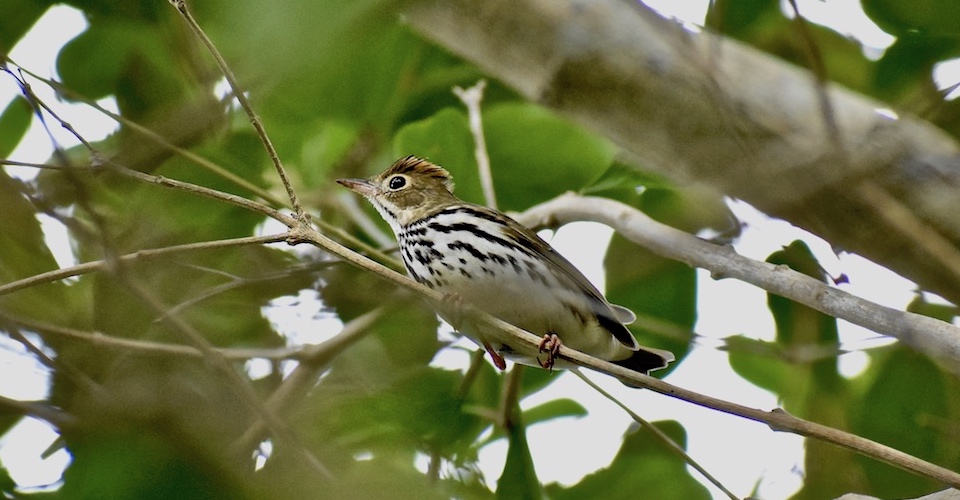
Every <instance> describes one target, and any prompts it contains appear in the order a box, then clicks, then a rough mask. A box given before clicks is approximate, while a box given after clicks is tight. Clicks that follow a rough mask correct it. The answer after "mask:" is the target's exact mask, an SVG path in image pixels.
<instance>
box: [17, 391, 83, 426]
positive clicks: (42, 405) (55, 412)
mask: <svg viewBox="0 0 960 500" xmlns="http://www.w3.org/2000/svg"><path fill="white" fill-rule="evenodd" d="M0 414H18V415H26V416H28V417H34V418H38V419H40V420H44V421H46V422H48V423H49V424H50V425H52V426H54V427H56V428H57V429H65V428H69V427H71V426H73V425H74V424H75V423H76V421H77V419H76V418H75V417H74V416H73V415H71V414H69V413H67V412H65V411H63V410H61V409H59V408H57V407H55V406H53V405H51V404H50V403H49V402H48V401H19V400H16V399H10V398H8V397H5V396H0Z"/></svg>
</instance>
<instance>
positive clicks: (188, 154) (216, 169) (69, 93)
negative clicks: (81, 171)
mask: <svg viewBox="0 0 960 500" xmlns="http://www.w3.org/2000/svg"><path fill="white" fill-rule="evenodd" d="M7 61H8V62H9V63H10V64H13V65H15V66H17V67H18V68H20V69H21V70H22V71H23V72H24V73H26V74H28V75H30V76H31V77H32V78H34V79H36V80H38V81H40V82H43V83H44V84H46V85H47V86H49V87H50V88H52V89H53V90H54V91H55V92H57V93H58V94H60V95H62V96H65V97H68V98H70V99H72V100H76V101H80V102H82V103H84V104H86V105H87V106H90V107H91V108H93V109H96V110H97V111H99V112H101V113H103V114H104V115H106V116H109V117H110V118H112V119H113V120H114V121H116V122H118V123H120V124H122V125H124V126H126V127H128V128H129V129H130V130H132V131H134V132H136V133H138V134H140V135H142V136H144V137H146V138H148V139H151V140H152V141H154V142H155V143H156V144H157V145H159V146H161V147H163V148H166V149H167V150H169V151H171V152H173V153H175V154H177V155H179V156H181V157H182V158H184V159H187V160H190V161H192V162H194V163H196V164H197V165H199V166H200V167H202V168H204V169H206V170H207V171H209V172H211V173H213V174H215V175H218V176H220V177H221V178H223V179H226V180H227V181H229V182H232V183H234V184H236V185H237V186H238V187H241V188H243V189H246V190H248V191H250V192H252V193H254V194H255V195H257V196H259V197H260V198H262V199H264V200H266V201H268V202H269V203H271V204H273V205H274V206H283V205H284V203H283V202H282V201H281V200H280V199H278V198H277V197H276V196H274V195H273V194H271V193H270V192H269V191H267V190H265V189H263V188H261V187H260V186H257V185H256V184H254V183H252V182H250V181H248V180H246V179H244V178H243V177H240V176H238V175H237V174H235V173H233V172H231V171H229V170H227V169H225V168H224V167H222V166H220V165H217V164H216V163H214V162H212V161H210V160H208V159H206V158H204V157H202V156H200V155H198V154H196V153H194V152H193V151H190V150H188V149H184V148H181V147H180V146H177V145H176V144H173V143H171V142H170V141H168V140H167V138H166V137H164V136H162V135H160V134H158V133H156V132H154V131H153V130H150V129H149V128H147V127H144V126H143V125H140V124H139V123H137V122H135V121H133V120H130V119H129V118H126V117H124V116H123V115H119V114H117V113H114V112H112V111H110V110H109V109H106V108H104V107H103V106H101V105H100V104H98V103H97V102H96V101H94V100H93V99H90V98H88V97H86V96H84V95H82V94H80V93H79V92H76V91H74V90H72V89H70V88H68V87H66V86H64V85H63V84H62V83H60V82H58V81H55V80H52V79H48V78H44V77H42V76H40V75H38V74H36V73H34V72H32V71H30V70H28V69H25V68H24V67H23V66H20V65H19V64H17V63H16V62H14V61H12V60H10V59H7Z"/></svg>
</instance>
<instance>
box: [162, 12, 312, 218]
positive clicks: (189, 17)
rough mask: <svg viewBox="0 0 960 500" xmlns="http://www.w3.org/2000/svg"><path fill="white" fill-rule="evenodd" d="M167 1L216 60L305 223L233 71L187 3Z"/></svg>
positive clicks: (265, 136)
mask: <svg viewBox="0 0 960 500" xmlns="http://www.w3.org/2000/svg"><path fill="white" fill-rule="evenodd" d="M169 1H170V4H171V5H173V6H174V8H176V9H177V11H178V12H179V13H180V16H181V17H183V20H184V21H186V23H187V26H189V27H190V29H191V30H192V31H193V33H194V34H195V35H196V36H197V38H198V39H200V41H201V42H203V45H204V46H205V47H206V48H207V50H208V51H209V52H210V55H212V56H213V58H214V60H216V62H217V66H218V67H219V68H220V71H221V72H222V73H223V76H224V78H226V79H227V83H229V84H230V89H231V90H232V91H233V95H234V96H235V97H236V98H237V102H239V103H240V107H241V108H243V111H244V112H246V113H247V118H249V119H250V123H251V124H252V125H253V128H254V129H255V130H256V131H257V136H259V137H260V142H262V143H263V146H264V147H265V148H266V150H267V154H268V155H270V160H271V161H272V162H273V166H274V168H276V170H277V175H278V176H280V181H281V182H282V183H283V187H284V188H285V189H286V190H287V196H289V197H290V203H291V204H292V205H293V210H294V212H295V213H296V214H297V220H298V221H301V222H306V221H307V217H306V214H305V213H304V211H303V207H302V206H301V205H300V199H299V198H298V197H297V193H296V192H294V190H293V186H292V185H291V184H290V179H289V178H288V176H287V171H286V169H284V168H283V163H282V162H281V161H280V156H279V155H278V154H277V150H276V148H274V147H273V142H272V141H270V138H269V137H268V136H267V131H266V130H265V129H264V127H263V122H262V121H260V117H259V116H257V114H256V113H255V112H254V111H253V106H251V105H250V101H249V100H248V99H247V96H246V94H244V93H243V89H241V88H240V83H239V82H237V77H236V76H234V75H233V71H231V70H230V67H229V66H228V65H227V61H226V60H224V58H223V56H221V55H220V51H219V50H217V47H216V46H215V45H214V44H213V41H211V40H210V38H209V37H207V34H206V33H204V32H203V29H202V28H201V27H200V25H199V24H197V20H196V19H194V18H193V14H191V13H190V10H189V9H187V2H186V1H185V0H169Z"/></svg>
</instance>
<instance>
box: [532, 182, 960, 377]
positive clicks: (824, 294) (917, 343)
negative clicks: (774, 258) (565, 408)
mask: <svg viewBox="0 0 960 500" xmlns="http://www.w3.org/2000/svg"><path fill="white" fill-rule="evenodd" d="M520 220H521V222H523V223H526V224H527V225H530V226H540V225H554V224H555V223H564V222H570V221H574V220H590V221H594V222H600V223H602V224H606V225H608V226H610V227H612V228H613V229H614V230H616V231H617V232H618V233H620V234H622V235H623V236H624V237H626V238H627V239H629V240H631V241H633V242H634V243H637V244H638V245H641V246H643V247H645V248H647V249H649V250H650V251H652V252H654V253H656V254H657V255H660V256H663V257H667V258H669V259H674V260H677V261H680V262H684V263H686V264H689V265H691V266H695V267H701V268H703V269H706V270H708V271H710V272H711V273H712V274H713V276H714V277H715V278H736V279H738V280H741V281H745V282H747V283H751V284H753V285H756V286H758V287H760V288H762V289H764V290H766V291H767V292H770V293H773V294H776V295H780V296H781V297H786V298H788V299H791V300H793V301H795V302H798V303H800V304H803V305H805V306H808V307H811V308H813V309H816V310H818V311H820V312H822V313H824V314H828V315H830V316H833V317H835V318H839V319H842V320H846V321H849V322H850V323H853V324H855V325H860V326H863V327H864V328H868V329H870V330H873V331H875V332H877V333H881V334H883V335H888V336H891V337H894V338H896V339H898V340H900V341H902V342H903V343H905V344H907V345H909V346H911V347H912V348H914V349H916V350H917V351H920V352H922V353H924V354H926V355H927V356H930V357H931V358H934V359H939V360H943V361H946V362H947V364H948V367H949V368H950V369H951V370H952V371H953V372H954V373H956V374H958V375H960V328H957V327H955V326H953V325H951V324H949V323H946V322H943V321H940V320H937V319H934V318H931V317H928V316H922V315H919V314H914V313H910V312H904V311H898V310H896V309H892V308H889V307H884V306H881V305H879V304H876V303H873V302H870V301H869V300H866V299H862V298H860V297H857V296H855V295H853V294H850V293H848V292H845V291H843V290H840V289H838V288H835V287H831V286H828V285H827V284H825V283H823V282H821V281H818V280H816V279H813V278H811V277H809V276H807V275H805V274H802V273H799V272H796V271H794V270H792V269H790V268H788V267H786V266H774V265H773V264H769V263H766V262H758V261H755V260H753V259H749V258H747V257H744V256H742V255H739V254H737V253H736V252H735V251H733V249H732V248H731V247H729V246H719V245H716V244H713V243H710V242H707V241H705V240H702V239H700V238H697V237H695V236H692V235H690V234H687V233H684V232H683V231H679V230H677V229H674V228H672V227H670V226H667V225H665V224H661V223H659V222H657V221H655V220H653V219H651V218H650V217H648V216H647V215H646V214H644V213H643V212H641V211H639V210H636V209H635V208H633V207H630V206H629V205H625V204H623V203H620V202H617V201H614V200H610V199H606V198H595V197H587V196H578V195H574V194H566V195H563V196H560V197H559V198H555V199H553V200H551V201H548V202H546V203H543V204H541V205H538V206H536V207H533V208H531V209H530V210H528V211H527V212H526V213H524V214H523V216H522V217H521V218H520Z"/></svg>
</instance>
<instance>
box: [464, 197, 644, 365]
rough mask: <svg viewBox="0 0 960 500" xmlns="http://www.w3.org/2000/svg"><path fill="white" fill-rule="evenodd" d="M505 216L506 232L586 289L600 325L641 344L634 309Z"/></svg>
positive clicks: (628, 345) (632, 345)
mask: <svg viewBox="0 0 960 500" xmlns="http://www.w3.org/2000/svg"><path fill="white" fill-rule="evenodd" d="M476 208H477V209H478V210H483V211H486V212H488V213H490V212H491V210H490V209H489V208H486V207H481V206H477V207H476ZM503 217H504V219H506V221H507V234H506V236H508V237H510V238H512V239H513V240H514V241H515V242H516V243H517V244H518V245H520V246H521V247H525V248H527V249H528V250H530V251H533V252H536V253H537V254H539V255H543V256H544V257H545V258H546V259H547V265H548V266H549V267H551V268H552V270H553V271H556V274H557V276H559V277H566V278H567V279H569V280H570V281H571V282H572V283H573V284H574V285H576V286H577V287H578V288H579V289H580V290H582V291H583V292H584V294H585V295H586V296H587V299H588V301H589V303H590V307H591V309H592V310H593V313H594V314H596V315H597V319H598V320H599V322H600V325H601V326H603V327H604V328H605V329H607V330H608V331H609V332H610V333H611V334H612V335H613V336H614V337H615V338H616V339H617V340H618V341H620V343H621V344H623V346H624V347H626V348H627V349H630V350H633V351H636V350H637V349H639V348H640V345H639V344H638V343H637V339H636V338H635V337H634V336H633V333H631V332H630V330H629V329H627V327H626V326H624V324H630V323H632V322H633V321H634V320H635V319H636V318H637V317H636V315H635V314H633V312H632V311H630V310H629V309H627V308H625V307H622V306H615V305H613V304H610V303H609V302H607V299H606V298H604V297H603V294H601V293H600V291H599V290H597V287H595V286H593V283H590V280H588V279H587V277H586V276H584V275H583V273H581V272H580V271H579V270H578V269H577V268H576V267H574V265H573V264H571V263H570V261H568V260H567V259H566V258H564V257H563V256H562V255H560V254H559V253H557V251H556V250H554V249H553V247H552V246H550V244H549V243H547V242H546V241H543V239H542V238H540V237H539V236H537V233H535V232H533V231H532V230H531V229H529V228H527V227H526V226H524V225H522V224H520V223H519V222H517V221H515V220H513V219H511V218H510V217H507V216H506V215H504V216H503Z"/></svg>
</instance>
